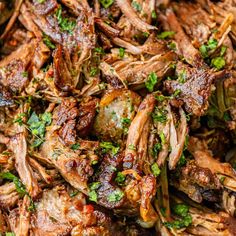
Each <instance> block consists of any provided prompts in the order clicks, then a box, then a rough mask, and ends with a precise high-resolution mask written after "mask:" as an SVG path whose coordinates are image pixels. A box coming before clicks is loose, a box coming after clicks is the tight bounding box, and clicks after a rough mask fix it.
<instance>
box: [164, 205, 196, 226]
mask: <svg viewBox="0 0 236 236" xmlns="http://www.w3.org/2000/svg"><path fill="white" fill-rule="evenodd" d="M172 211H173V213H174V214H175V215H177V216H179V217H181V219H180V220H175V221H172V222H165V226H166V227H168V228H175V229H181V228H184V227H188V226H189V225H190V224H191V223H192V216H191V215H190V214H189V207H188V206H187V205H185V204H176V205H175V206H174V207H173V208H172Z"/></svg>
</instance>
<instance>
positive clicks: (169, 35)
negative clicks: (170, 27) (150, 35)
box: [157, 31, 175, 39]
mask: <svg viewBox="0 0 236 236" xmlns="http://www.w3.org/2000/svg"><path fill="white" fill-rule="evenodd" d="M174 35H175V32H174V31H164V32H161V33H160V34H158V35H157V38H158V39H166V38H172V37H173V36H174Z"/></svg>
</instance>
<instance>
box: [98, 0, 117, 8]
mask: <svg viewBox="0 0 236 236" xmlns="http://www.w3.org/2000/svg"><path fill="white" fill-rule="evenodd" d="M99 2H100V3H101V4H102V6H103V7H104V8H108V7H110V6H111V5H112V4H113V3H114V0H99Z"/></svg>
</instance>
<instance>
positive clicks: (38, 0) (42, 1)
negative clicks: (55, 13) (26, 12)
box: [37, 0, 46, 4]
mask: <svg viewBox="0 0 236 236" xmlns="http://www.w3.org/2000/svg"><path fill="white" fill-rule="evenodd" d="M45 1H46V0H37V2H38V3H40V4H42V3H45Z"/></svg>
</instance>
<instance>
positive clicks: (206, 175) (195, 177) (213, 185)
mask: <svg viewBox="0 0 236 236" xmlns="http://www.w3.org/2000/svg"><path fill="white" fill-rule="evenodd" d="M181 173H182V176H181V178H182V177H183V178H184V179H186V180H188V181H189V182H190V183H196V184H198V185H199V186H201V187H207V188H210V189H219V188H220V182H219V179H218V178H217V177H216V175H214V174H213V173H212V172H211V170H210V169H209V168H202V167H199V166H197V165H196V164H195V163H194V162H189V163H188V165H187V166H186V167H183V168H182V170H181Z"/></svg>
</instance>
